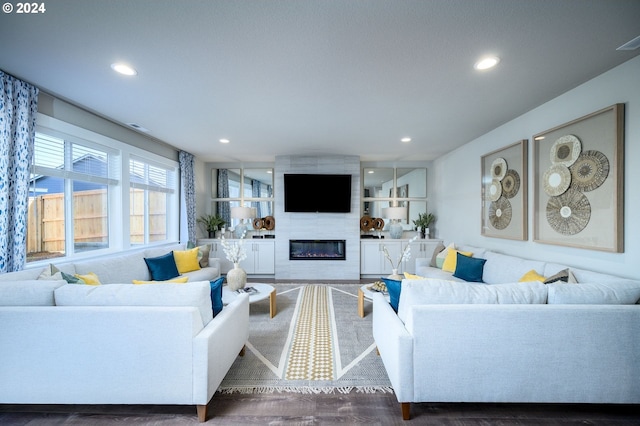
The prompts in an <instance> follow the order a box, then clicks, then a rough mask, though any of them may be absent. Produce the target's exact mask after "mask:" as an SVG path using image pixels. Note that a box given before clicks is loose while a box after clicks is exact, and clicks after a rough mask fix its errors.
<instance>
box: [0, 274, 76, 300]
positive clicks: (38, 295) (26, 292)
mask: <svg viewBox="0 0 640 426" xmlns="http://www.w3.org/2000/svg"><path fill="white" fill-rule="evenodd" d="M66 284H67V282H66V281H65V280H51V281H48V280H23V281H5V282H0V306H54V305H55V301H54V297H53V292H54V291H55V289H57V288H59V287H62V286H64V285H66Z"/></svg>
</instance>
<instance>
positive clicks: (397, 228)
mask: <svg viewBox="0 0 640 426" xmlns="http://www.w3.org/2000/svg"><path fill="white" fill-rule="evenodd" d="M402 231H404V229H403V228H402V224H401V223H399V222H391V223H390V224H389V236H390V237H391V238H393V239H396V240H397V239H400V238H402Z"/></svg>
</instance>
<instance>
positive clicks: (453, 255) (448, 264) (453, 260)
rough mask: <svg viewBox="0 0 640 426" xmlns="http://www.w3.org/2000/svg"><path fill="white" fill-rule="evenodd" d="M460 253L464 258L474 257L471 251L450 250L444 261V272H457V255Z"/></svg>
mask: <svg viewBox="0 0 640 426" xmlns="http://www.w3.org/2000/svg"><path fill="white" fill-rule="evenodd" d="M458 253H460V254H462V255H464V256H469V257H471V256H473V253H472V252H470V251H458V250H449V253H447V257H446V259H444V264H443V265H442V270H443V271H445V272H455V271H456V265H457V263H458V257H457V254H458Z"/></svg>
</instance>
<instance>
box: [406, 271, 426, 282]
mask: <svg viewBox="0 0 640 426" xmlns="http://www.w3.org/2000/svg"><path fill="white" fill-rule="evenodd" d="M404 277H405V278H406V279H408V280H424V277H421V276H420V275H414V274H410V273H408V272H405V273H404Z"/></svg>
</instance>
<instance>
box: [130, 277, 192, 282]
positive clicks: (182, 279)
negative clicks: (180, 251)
mask: <svg viewBox="0 0 640 426" xmlns="http://www.w3.org/2000/svg"><path fill="white" fill-rule="evenodd" d="M187 281H189V277H176V278H171V279H170V280H166V281H143V280H133V283H134V284H165V283H166V284H184V283H186V282H187Z"/></svg>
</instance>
